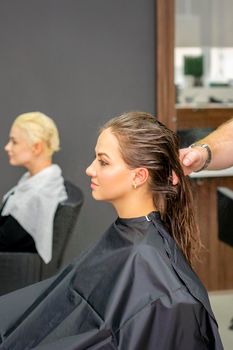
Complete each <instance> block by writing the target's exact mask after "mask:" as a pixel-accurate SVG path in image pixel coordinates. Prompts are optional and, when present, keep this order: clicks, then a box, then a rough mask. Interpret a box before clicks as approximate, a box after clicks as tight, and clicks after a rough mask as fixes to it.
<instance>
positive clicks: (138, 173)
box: [133, 168, 149, 187]
mask: <svg viewBox="0 0 233 350" xmlns="http://www.w3.org/2000/svg"><path fill="white" fill-rule="evenodd" d="M148 177H149V172H148V169H146V168H137V169H136V170H134V180H133V181H134V184H135V185H136V186H137V187H138V186H140V185H143V184H144V183H145V182H146V181H147V179H148Z"/></svg>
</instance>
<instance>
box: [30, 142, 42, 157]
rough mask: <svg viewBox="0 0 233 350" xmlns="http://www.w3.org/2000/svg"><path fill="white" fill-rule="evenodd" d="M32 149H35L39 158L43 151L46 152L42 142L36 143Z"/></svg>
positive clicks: (34, 151)
mask: <svg viewBox="0 0 233 350" xmlns="http://www.w3.org/2000/svg"><path fill="white" fill-rule="evenodd" d="M32 149H33V153H34V154H35V155H36V156H38V155H40V154H41V153H42V152H43V150H44V145H43V143H42V142H35V143H34V144H33V145H32Z"/></svg>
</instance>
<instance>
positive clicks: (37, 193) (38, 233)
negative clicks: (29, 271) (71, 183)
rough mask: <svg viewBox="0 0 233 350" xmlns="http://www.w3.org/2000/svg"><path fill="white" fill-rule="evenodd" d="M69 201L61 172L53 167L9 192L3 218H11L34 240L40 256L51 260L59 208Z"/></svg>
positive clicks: (23, 177)
mask: <svg viewBox="0 0 233 350" xmlns="http://www.w3.org/2000/svg"><path fill="white" fill-rule="evenodd" d="M65 199H67V193H66V190H65V186H64V179H63V177H62V174H61V169H60V167H59V166H58V165H56V164H53V165H51V166H49V167H47V168H45V169H43V170H42V171H40V172H39V173H37V174H36V175H34V176H31V177H30V175H29V173H28V172H27V173H25V174H24V175H23V176H22V177H21V179H20V180H19V182H18V184H17V185H16V186H15V187H13V188H12V189H11V190H10V191H9V192H7V193H6V194H5V196H4V198H3V201H4V202H5V201H6V203H5V205H4V207H3V210H2V212H1V215H2V216H7V215H11V216H13V217H14V218H15V219H16V220H17V221H18V223H19V224H20V225H21V226H22V227H23V228H24V229H25V230H26V231H27V232H28V233H29V234H30V235H31V236H32V237H33V239H34V241H35V245H36V248H37V251H38V254H39V255H40V256H41V258H42V259H43V260H44V262H45V263H46V264H47V263H49V262H50V261H51V259H52V247H53V221H54V215H55V212H56V209H57V206H58V204H59V203H60V202H62V201H64V200H65Z"/></svg>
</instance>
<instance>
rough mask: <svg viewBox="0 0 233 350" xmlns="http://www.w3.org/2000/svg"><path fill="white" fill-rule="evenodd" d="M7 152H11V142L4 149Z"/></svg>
mask: <svg viewBox="0 0 233 350" xmlns="http://www.w3.org/2000/svg"><path fill="white" fill-rule="evenodd" d="M4 149H5V151H7V152H8V151H9V150H10V142H8V143H7V144H6V145H5V147H4Z"/></svg>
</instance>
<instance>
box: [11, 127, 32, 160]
mask: <svg viewBox="0 0 233 350" xmlns="http://www.w3.org/2000/svg"><path fill="white" fill-rule="evenodd" d="M5 151H6V152H7V153H8V157H9V162H10V164H11V165H17V166H25V167H27V165H28V164H29V163H30V162H31V161H32V159H33V145H32V144H31V143H30V142H29V139H28V136H27V134H26V132H25V131H24V130H22V129H21V128H19V127H18V126H16V125H13V126H12V128H11V131H10V135H9V141H8V143H7V144H6V146H5Z"/></svg>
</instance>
